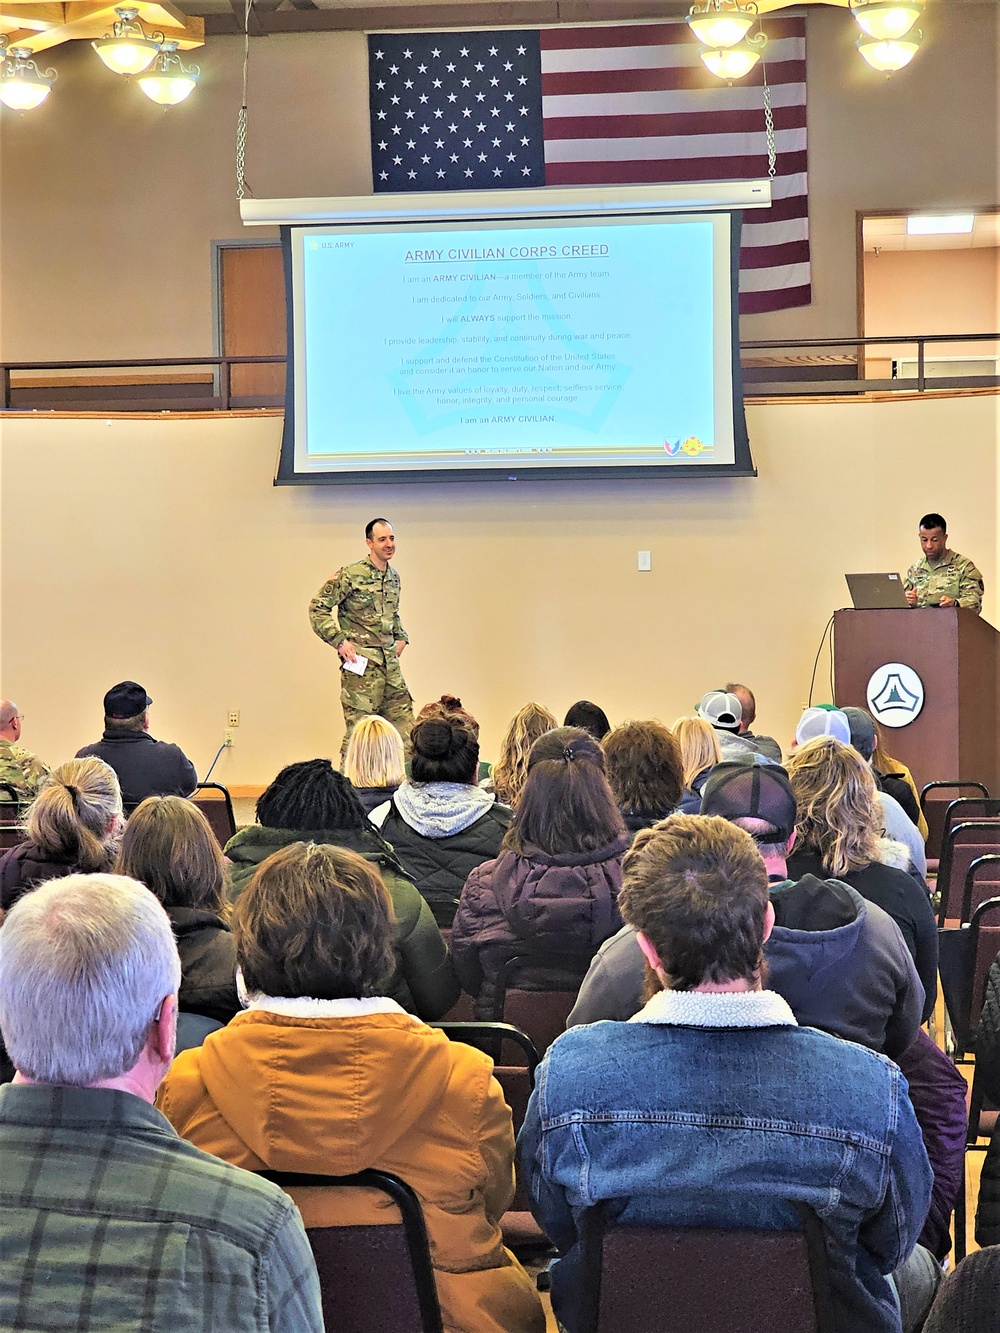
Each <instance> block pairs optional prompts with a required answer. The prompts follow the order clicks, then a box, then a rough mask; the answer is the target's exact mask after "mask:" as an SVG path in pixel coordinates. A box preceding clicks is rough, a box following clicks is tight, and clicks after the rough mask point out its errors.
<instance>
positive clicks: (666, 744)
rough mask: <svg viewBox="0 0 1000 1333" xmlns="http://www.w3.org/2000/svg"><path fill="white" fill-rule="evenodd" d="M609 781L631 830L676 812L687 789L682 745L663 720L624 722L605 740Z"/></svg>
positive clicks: (648, 824) (603, 744) (634, 831)
mask: <svg viewBox="0 0 1000 1333" xmlns="http://www.w3.org/2000/svg"><path fill="white" fill-rule="evenodd" d="M601 748H602V749H603V751H604V762H605V765H606V767H607V774H608V783H609V785H610V787H611V791H612V794H613V795H614V798H615V800H616V801H617V803H618V809H619V810H620V811H621V812H622V818H623V819H624V820H625V827H626V828H627V829H628V831H629V832H630V833H636V832H638V830H639V829H641V828H649V826H650V825H651V824H655V823H657V821H658V820H661V819H666V817H667V815H670V814H673V812H674V811H675V810H676V809H677V806H678V804H679V802H680V799H681V793H682V792H683V790H684V765H683V762H682V760H681V751H680V746H679V745H678V744H677V742H676V740H674V738H673V736H672V735H671V734H670V732H669V731H668V730H667V728H666V727H665V726H664V725H663V723H662V722H653V721H650V722H623V723H622V724H621V726H618V727H615V729H614V730H613V731H609V732H608V734H607V735H606V736H605V738H604V740H603V741H602V742H601Z"/></svg>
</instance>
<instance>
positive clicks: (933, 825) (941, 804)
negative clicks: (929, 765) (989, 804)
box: [920, 781, 990, 871]
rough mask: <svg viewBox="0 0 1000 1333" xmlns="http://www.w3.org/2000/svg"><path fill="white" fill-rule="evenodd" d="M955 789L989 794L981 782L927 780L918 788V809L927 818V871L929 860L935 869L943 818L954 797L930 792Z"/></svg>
mask: <svg viewBox="0 0 1000 1333" xmlns="http://www.w3.org/2000/svg"><path fill="white" fill-rule="evenodd" d="M947 791H950V792H956V791H977V792H979V794H980V795H981V796H989V794H990V793H989V791H988V790H987V788H986V787H984V786H983V784H982V783H981V782H957V781H956V782H928V783H926V784H925V785H924V786H923V787H921V788H920V809H921V810H922V811H923V813H924V818H925V819H926V820H927V830H928V831H927V861H928V866H927V869H928V871H930V870H931V866H930V862H931V861H932V860H933V861H934V863H935V866H934V869H937V861H938V860H939V859H940V856H941V848H942V846H943V845H944V819H945V812H946V811H947V809H948V806H949V805H950V804H951V802H952V801H953V800H954V799H955V798H954V797H953V796H941V795H939V794H935V795H934V796H931V795H930V793H931V792H934V793H941V792H947Z"/></svg>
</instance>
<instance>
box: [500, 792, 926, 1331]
mask: <svg viewBox="0 0 1000 1333" xmlns="http://www.w3.org/2000/svg"><path fill="white" fill-rule="evenodd" d="M754 771H755V770H753V769H750V770H749V772H750V773H751V775H753V773H754ZM765 771H766V769H761V770H760V772H761V773H763V772H765ZM620 901H621V909H622V914H623V916H624V917H625V920H626V921H627V922H628V923H629V924H630V925H632V926H633V927H635V929H636V930H637V932H638V935H637V938H638V941H639V944H640V947H641V949H642V951H643V954H644V956H645V958H646V961H647V964H648V967H649V995H650V998H649V1000H648V1002H647V1004H646V1005H645V1007H644V1008H643V1009H642V1010H641V1011H640V1013H639V1014H637V1015H636V1016H635V1017H634V1018H633V1020H632V1021H631V1022H629V1023H597V1024H592V1025H588V1026H584V1027H579V1028H574V1029H572V1030H571V1031H569V1032H567V1033H565V1034H564V1035H563V1036H562V1037H561V1038H560V1039H559V1040H558V1041H557V1042H556V1043H555V1044H554V1045H553V1046H552V1047H550V1049H549V1051H548V1052H547V1054H546V1056H545V1057H544V1059H543V1062H542V1065H541V1067H540V1069H539V1076H538V1081H537V1083H536V1086H535V1091H534V1093H533V1094H532V1097H531V1100H530V1102H529V1105H528V1111H527V1116H526V1119H525V1122H524V1126H523V1128H522V1131H521V1137H520V1143H519V1150H520V1154H521V1161H522V1166H523V1170H524V1176H525V1178H526V1180H527V1181H528V1185H529V1191H530V1194H531V1197H532V1200H533V1204H532V1207H533V1211H534V1213H535V1216H536V1217H537V1219H538V1221H539V1223H540V1225H541V1226H542V1227H543V1228H544V1230H545V1232H546V1234H547V1235H548V1236H549V1237H550V1238H551V1239H552V1240H553V1242H554V1243H555V1244H556V1245H557V1247H558V1249H559V1253H560V1258H559V1260H558V1261H557V1262H556V1263H555V1265H554V1266H553V1270H552V1302H553V1306H554V1308H555V1312H556V1315H557V1317H558V1319H559V1321H560V1323H562V1324H563V1325H564V1326H565V1327H566V1328H567V1329H568V1330H569V1333H575V1331H576V1327H577V1318H576V1307H575V1301H576V1296H577V1293H578V1291H579V1283H580V1272H579V1265H580V1244H579V1241H580V1214H581V1211H582V1210H583V1209H584V1208H586V1207H588V1206H591V1205H593V1204H595V1203H598V1202H600V1201H602V1200H614V1201H615V1202H614V1216H615V1221H616V1223H618V1224H621V1225H625V1226H627V1225H630V1224H635V1225H647V1226H648V1225H656V1224H667V1225H679V1226H695V1227H697V1226H708V1227H736V1228H739V1227H749V1228H753V1227H763V1228H776V1229H782V1228H788V1227H796V1226H797V1225H798V1222H797V1216H796V1213H795V1210H794V1204H795V1203H796V1202H799V1203H803V1204H807V1205H810V1206H811V1207H812V1208H814V1209H815V1210H816V1211H817V1212H818V1213H819V1215H820V1218H821V1221H822V1225H823V1231H824V1235H825V1238H826V1248H827V1255H828V1259H829V1266H830V1285H831V1295H832V1300H833V1304H834V1309H835V1317H836V1322H837V1327H838V1328H841V1329H844V1330H852V1333H853V1330H862V1329H863V1330H866V1333H899V1329H900V1314H899V1302H898V1300H897V1297H896V1295H895V1292H894V1287H893V1284H892V1283H890V1282H889V1280H888V1279H887V1277H886V1276H883V1275H884V1274H889V1273H893V1272H895V1282H896V1284H897V1285H898V1287H899V1289H900V1290H901V1293H902V1296H903V1299H902V1304H903V1306H904V1309H906V1310H907V1311H908V1312H911V1313H908V1318H907V1323H906V1333H910V1330H913V1329H916V1328H917V1327H919V1322H920V1321H921V1320H922V1319H923V1316H924V1315H925V1313H926V1310H927V1308H928V1307H929V1306H930V1303H931V1299H932V1298H933V1294H934V1290H935V1287H936V1283H937V1281H938V1280H939V1279H940V1269H939V1268H938V1266H937V1264H936V1263H935V1262H934V1260H933V1258H932V1257H931V1256H930V1255H929V1254H928V1253H927V1252H926V1251H925V1250H923V1249H922V1248H920V1247H918V1246H917V1245H916V1240H917V1237H918V1235H919V1233H920V1229H921V1227H922V1226H923V1222H924V1218H925V1216H926V1213H927V1207H928V1202H929V1199H930V1191H931V1184H932V1173H931V1168H930V1164H929V1162H928V1160H927V1154H926V1152H925V1150H924V1146H923V1143H922V1141H921V1136H920V1129H919V1126H918V1125H917V1122H916V1119H915V1117H914V1114H913V1110H912V1108H911V1106H910V1103H909V1099H908V1098H907V1095H906V1085H905V1082H904V1081H903V1079H902V1077H901V1075H900V1073H899V1070H898V1068H897V1067H896V1066H895V1064H893V1063H892V1062H891V1061H889V1060H886V1059H885V1058H883V1057H882V1056H880V1055H876V1054H875V1053H873V1052H871V1051H868V1050H865V1049H864V1048H863V1047H861V1046H858V1045H856V1044H853V1043H850V1042H844V1041H840V1040H838V1039H836V1038H834V1037H831V1036H829V1035H828V1034H827V1033H823V1032H819V1031H816V1030H815V1029H814V1028H810V1027H799V1026H798V1025H797V1023H796V1020H795V1017H794V1016H793V1014H792V1011H791V1009H790V1008H789V1007H788V1005H787V1004H786V1002H785V1001H784V1000H783V999H782V998H781V996H780V995H778V994H777V993H776V992H774V991H771V990H764V989H763V988H762V985H763V983H762V976H763V971H764V959H763V954H762V949H763V945H764V942H765V940H766V939H767V936H768V934H769V933H770V932H771V929H772V926H773V921H774V908H773V905H772V904H771V902H770V900H769V895H768V873H767V869H766V867H765V865H764V862H763V860H762V858H761V856H760V854H759V853H758V851H757V849H756V847H755V846H754V843H753V840H752V838H751V837H750V836H749V834H747V833H745V832H744V831H743V830H741V829H738V828H734V827H733V825H732V824H731V823H729V822H728V821H726V820H724V819H720V818H718V817H711V816H704V815H703V816H690V815H674V816H673V817H671V818H670V819H668V820H666V821H665V822H664V823H662V824H659V825H657V826H656V827H655V828H653V829H644V830H642V831H641V832H639V833H638V834H636V837H635V841H634V843H633V845H632V848H631V850H630V851H629V852H628V853H627V854H626V857H625V863H624V883H623V888H622V894H621V900H620ZM790 1130H791V1132H790ZM661 1295H662V1298H663V1299H669V1293H661Z"/></svg>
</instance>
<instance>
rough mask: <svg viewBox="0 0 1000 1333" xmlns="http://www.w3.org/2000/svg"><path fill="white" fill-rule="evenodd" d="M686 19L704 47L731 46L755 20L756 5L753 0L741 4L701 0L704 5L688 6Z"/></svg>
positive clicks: (740, 39)
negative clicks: (703, 1) (703, 0)
mask: <svg viewBox="0 0 1000 1333" xmlns="http://www.w3.org/2000/svg"><path fill="white" fill-rule="evenodd" d="M686 22H687V25H688V27H689V28H690V29H691V31H692V32H693V33H694V35H695V37H697V39H698V41H699V42H704V44H705V45H706V46H711V47H716V48H719V47H730V46H735V45H736V43H737V42H739V41H742V40H743V38H744V37H745V36H746V35H747V33H748V32H749V31H750V29H751V28H752V27H753V25H754V24H755V23H756V22H757V6H756V4H755V3H754V0H749V3H748V4H744V5H741V4H740V2H739V0H705V3H704V5H692V6H691V8H690V10H688V14H687V19H686Z"/></svg>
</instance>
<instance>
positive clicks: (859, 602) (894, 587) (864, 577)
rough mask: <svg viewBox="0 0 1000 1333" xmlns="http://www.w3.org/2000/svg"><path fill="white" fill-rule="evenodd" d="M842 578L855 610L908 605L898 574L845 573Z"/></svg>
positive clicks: (882, 608) (884, 608)
mask: <svg viewBox="0 0 1000 1333" xmlns="http://www.w3.org/2000/svg"><path fill="white" fill-rule="evenodd" d="M844 578H846V579H847V586H848V588H850V590H851V600H852V601H853V603H854V609H855V611H887V610H890V609H893V608H895V607H903V608H905V607H907V606H908V605H909V603H908V602H907V600H906V593H905V591H904V589H903V580H902V579H901V578H900V577H899V575H898V574H845V575H844Z"/></svg>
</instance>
